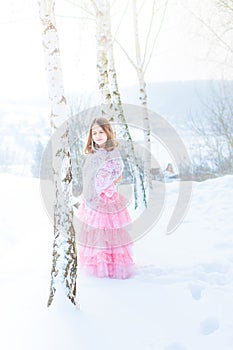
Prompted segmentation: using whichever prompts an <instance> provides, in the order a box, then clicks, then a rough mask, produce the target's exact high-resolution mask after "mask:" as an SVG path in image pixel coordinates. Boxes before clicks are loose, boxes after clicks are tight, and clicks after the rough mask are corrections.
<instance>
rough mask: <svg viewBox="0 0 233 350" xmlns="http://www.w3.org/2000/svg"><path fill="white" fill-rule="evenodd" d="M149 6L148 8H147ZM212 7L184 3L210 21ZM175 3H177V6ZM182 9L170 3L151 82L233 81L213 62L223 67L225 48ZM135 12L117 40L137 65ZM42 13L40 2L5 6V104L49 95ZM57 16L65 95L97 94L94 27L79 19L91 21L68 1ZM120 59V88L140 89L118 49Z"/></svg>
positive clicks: (1, 37)
mask: <svg viewBox="0 0 233 350" xmlns="http://www.w3.org/2000/svg"><path fill="white" fill-rule="evenodd" d="M149 2H150V1H149V0H147V2H146V5H147V6H148V8H149ZM211 2H212V3H213V0H210V1H209V0H205V4H204V5H203V2H201V1H199V0H187V1H186V2H185V3H186V5H187V6H188V7H189V8H191V9H192V10H193V11H194V12H195V11H196V13H202V14H203V15H205V12H206V13H208V14H210V13H211V11H212V7H211ZM20 3H22V5H20ZM125 3H127V2H126V1H123V0H118V1H115V2H114V7H113V9H112V12H113V14H114V16H113V23H112V25H113V31H114V32H115V29H116V27H117V23H119V18H120V16H121V9H122V8H123V5H124V4H125ZM173 3H176V1H174V0H173ZM178 3H179V5H175V4H172V3H171V2H170V5H169V7H168V9H167V12H166V20H165V21H164V25H163V27H162V30H161V32H160V35H159V37H158V40H157V43H156V46H155V50H154V54H153V57H152V59H151V62H150V65H149V66H148V70H147V72H146V80H147V82H161V81H177V80H178V81H180V80H181V81H182V80H199V79H220V78H221V77H222V76H223V73H224V77H227V78H229V77H231V76H232V75H231V72H230V71H227V68H226V67H224V66H222V65H221V64H219V63H218V62H213V61H212V56H213V54H214V57H215V60H216V61H221V57H222V56H223V54H224V52H223V51H222V49H221V47H216V46H213V45H214V41H213V40H208V31H207V30H203V28H202V27H201V26H200V23H199V22H198V21H197V20H195V19H194V17H193V16H192V15H191V13H190V12H189V11H188V10H187V9H185V8H184V7H183V6H182V0H181V1H179V2H178ZM148 8H147V7H146V6H144V7H143V9H142V13H141V16H140V22H139V24H140V33H141V36H142V39H143V36H145V33H146V31H147V28H148V22H149V20H148V13H149V12H148ZM130 10H131V8H130V6H129V8H128V10H127V12H126V15H125V17H124V18H123V20H122V24H121V27H120V29H119V31H118V38H119V40H120V41H121V42H122V45H124V47H125V48H127V50H128V51H129V52H130V55H131V57H132V58H133V59H134V51H133V49H134V47H133V35H132V30H131V28H132V17H131V15H130ZM37 12H38V5H37V1H34V2H33V1H32V0H24V1H23V2H21V1H11V2H9V3H8V2H4V4H2V3H1V15H0V42H1V59H0V76H1V96H2V97H3V98H4V97H9V96H10V97H12V98H15V99H18V98H19V99H20V98H21V97H24V98H25V97H28V98H30V97H34V96H45V95H46V94H47V86H46V77H45V72H44V57H43V49H42V44H41V25H40V21H39V16H38V13H37ZM161 13H162V10H161V11H160V13H159V16H158V18H156V23H157V22H159V20H160V18H161ZM56 14H57V25H58V30H59V36H60V47H61V53H62V67H63V75H64V82H65V87H66V89H67V90H68V91H69V90H75V91H80V90H92V89H95V88H97V85H96V79H97V78H96V61H95V58H96V57H95V55H96V46H95V26H94V21H93V20H92V19H87V20H84V19H76V18H74V17H82V18H83V17H84V16H85V17H90V16H88V15H87V14H86V15H85V13H83V12H82V11H80V9H74V8H73V7H72V6H70V5H67V4H66V2H65V1H64V0H58V1H57V5H56ZM62 16H64V17H62ZM156 30H157V27H155V28H154V31H155V32H156ZM142 51H143V47H142ZM115 56H116V68H117V73H118V80H119V85H120V86H121V87H124V86H130V85H133V84H135V83H136V81H137V78H136V73H135V71H134V70H133V68H132V67H131V66H130V64H129V63H128V61H127V59H126V58H125V56H124V54H123V53H122V52H121V51H120V49H119V47H118V46H115Z"/></svg>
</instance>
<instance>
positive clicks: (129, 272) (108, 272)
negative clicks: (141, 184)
mask: <svg viewBox="0 0 233 350" xmlns="http://www.w3.org/2000/svg"><path fill="white" fill-rule="evenodd" d="M78 218H79V220H80V222H81V226H80V229H79V232H78V237H77V240H78V243H79V244H80V248H79V265H80V267H81V269H83V270H84V271H86V272H87V273H88V274H91V275H93V276H96V277H111V278H119V279H125V278H129V277H131V276H133V275H134V274H135V272H136V267H135V263H134V261H133V258H132V239H131V237H130V235H129V233H128V231H127V230H126V229H125V228H124V226H126V225H127V224H129V223H130V222H131V218H130V215H129V212H128V210H127V208H126V201H125V198H124V197H123V196H122V195H121V194H119V193H118V192H115V193H114V194H113V196H112V197H108V196H106V195H105V194H104V193H101V196H100V201H99V203H98V205H97V206H96V207H95V208H89V207H87V206H86V204H85V202H84V201H83V202H82V203H81V205H80V207H79V210H78Z"/></svg>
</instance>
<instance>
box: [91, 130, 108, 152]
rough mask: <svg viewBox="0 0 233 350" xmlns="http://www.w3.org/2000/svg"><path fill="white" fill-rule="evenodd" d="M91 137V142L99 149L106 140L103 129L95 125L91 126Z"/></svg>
mask: <svg viewBox="0 0 233 350" xmlns="http://www.w3.org/2000/svg"><path fill="white" fill-rule="evenodd" d="M91 135H92V139H93V141H94V142H95V143H96V144H97V145H98V146H100V147H101V146H103V145H104V143H105V142H106V141H107V139H108V137H107V134H106V133H105V131H104V129H103V128H101V126H99V125H97V124H95V125H93V127H92V129H91Z"/></svg>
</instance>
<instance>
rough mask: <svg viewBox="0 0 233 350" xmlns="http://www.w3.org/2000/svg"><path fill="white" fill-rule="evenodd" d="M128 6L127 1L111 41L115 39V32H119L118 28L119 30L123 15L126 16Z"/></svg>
mask: <svg viewBox="0 0 233 350" xmlns="http://www.w3.org/2000/svg"><path fill="white" fill-rule="evenodd" d="M128 6H129V0H128V1H127V3H126V6H125V9H124V11H123V14H122V16H121V18H120V21H119V24H118V26H117V29H116V31H115V34H114V35H113V40H115V38H116V35H117V32H118V30H119V28H120V25H121V23H122V21H123V18H124V16H125V14H126V11H127V8H128Z"/></svg>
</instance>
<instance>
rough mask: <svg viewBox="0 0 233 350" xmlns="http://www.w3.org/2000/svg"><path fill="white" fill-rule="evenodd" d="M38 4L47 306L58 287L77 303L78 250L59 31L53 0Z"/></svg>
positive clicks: (42, 1)
mask: <svg viewBox="0 0 233 350" xmlns="http://www.w3.org/2000/svg"><path fill="white" fill-rule="evenodd" d="M38 3H39V11H40V19H41V23H42V42H43V48H44V54H45V68H46V72H47V81H48V90H49V98H50V100H51V116H50V121H51V128H52V132H53V133H56V137H54V138H52V168H53V184H54V243H53V261H52V271H51V285H50V295H49V300H48V306H49V305H51V303H52V301H53V299H54V295H55V292H56V291H57V290H58V289H61V290H63V291H64V292H65V294H66V295H67V297H68V298H69V299H70V301H71V302H72V303H73V304H75V305H76V304H77V297H76V278H77V251H76V243H75V231H74V227H73V207H72V200H71V198H72V169H71V157H70V147H69V129H68V126H66V127H65V130H64V129H63V128H60V126H61V125H62V124H63V123H64V122H65V121H66V120H67V119H68V108H67V103H66V98H65V95H64V87H63V78H62V69H61V62H60V49H59V40H58V32H57V27H56V23H55V15H54V6H55V1H54V0H39V1H38ZM66 125H68V123H66ZM59 128H60V129H59ZM61 130H62V131H61Z"/></svg>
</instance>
